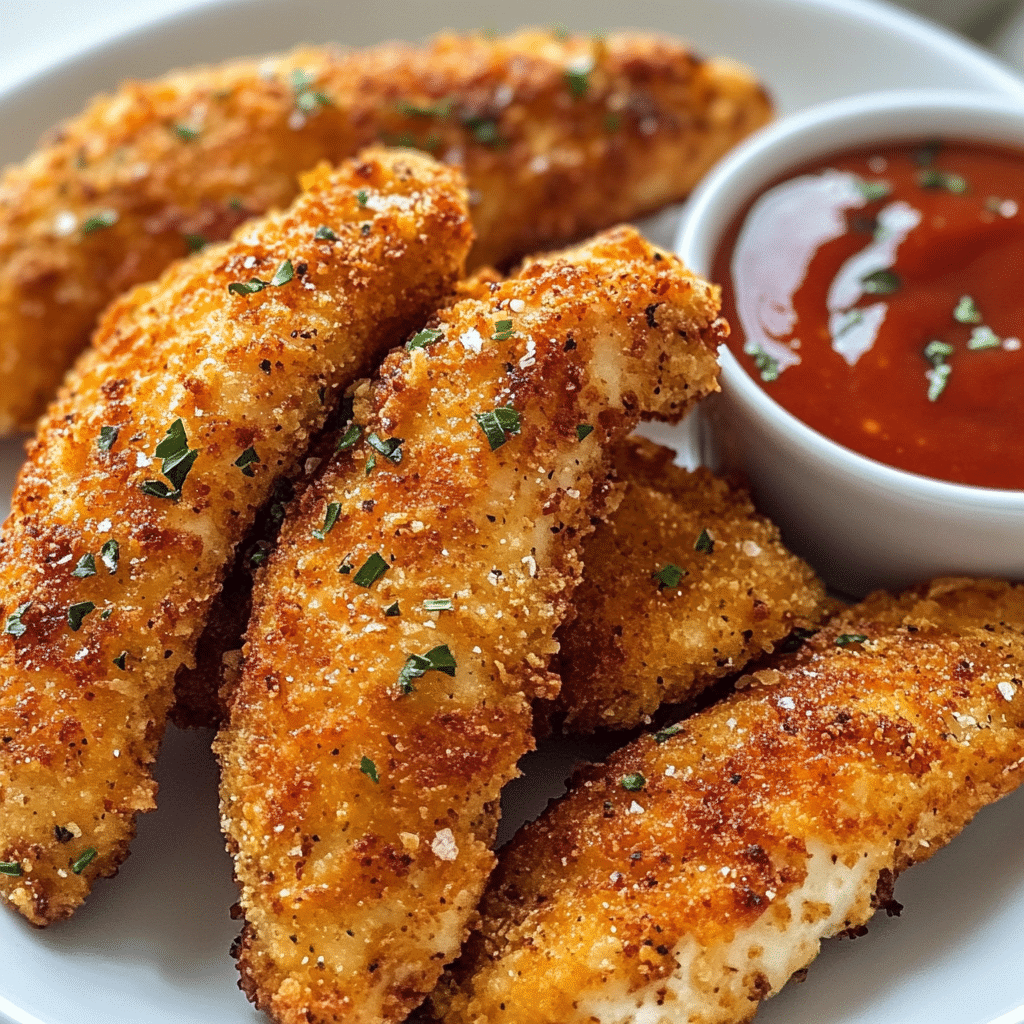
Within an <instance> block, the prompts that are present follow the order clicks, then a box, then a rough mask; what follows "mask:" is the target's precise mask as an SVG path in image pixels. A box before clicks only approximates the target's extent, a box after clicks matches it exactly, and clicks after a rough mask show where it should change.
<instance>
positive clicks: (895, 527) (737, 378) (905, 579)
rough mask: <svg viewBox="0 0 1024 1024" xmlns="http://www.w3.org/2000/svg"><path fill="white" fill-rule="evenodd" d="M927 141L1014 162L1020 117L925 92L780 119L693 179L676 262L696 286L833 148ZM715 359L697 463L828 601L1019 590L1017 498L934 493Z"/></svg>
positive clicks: (1021, 563)
mask: <svg viewBox="0 0 1024 1024" xmlns="http://www.w3.org/2000/svg"><path fill="white" fill-rule="evenodd" d="M928 138H943V139H949V140H952V141H972V142H990V143H998V144H1004V145H1007V146H1010V147H1015V148H1019V149H1020V150H1021V152H1022V153H1024V108H1022V107H1021V105H1020V104H1019V103H1016V102H1014V101H1010V100H1006V99H1002V98H999V97H997V96H986V95H975V94H964V93H955V92H944V91H936V90H928V91H912V92H889V93H873V94H866V95H863V96H858V97H854V98H851V99H846V100H841V101H839V102H836V103H829V104H825V105H822V106H819V107H815V108H813V109H810V110H806V111H804V112H801V113H799V114H796V115H794V116H792V117H788V118H786V119H784V120H782V121H779V122H777V123H776V124H775V125H773V126H771V127H769V128H767V129H765V130H764V131H762V132H760V133H758V135H756V136H754V137H753V138H751V139H750V140H749V141H748V142H746V143H745V144H744V145H742V146H741V147H739V148H738V149H736V150H735V151H734V152H733V153H732V154H730V155H729V156H728V157H727V158H726V159H725V160H724V161H723V162H722V163H721V164H719V166H718V167H717V169H716V170H715V171H713V172H712V174H711V175H710V177H709V178H708V179H706V181H705V182H704V183H703V185H702V186H701V187H700V189H699V190H698V191H697V192H696V193H695V194H694V196H693V198H692V199H691V201H690V203H689V205H688V207H687V210H686V212H685V214H684V218H683V222H682V224H681V227H680V232H679V237H678V241H677V245H676V249H677V251H678V253H679V255H680V256H681V257H682V259H683V260H684V261H685V262H686V263H687V264H688V265H689V266H690V267H692V268H693V269H694V270H696V271H697V272H698V273H701V274H704V275H709V274H710V271H711V265H712V261H713V260H714V257H715V252H716V249H717V246H718V245H719V240H720V239H721V238H722V236H723V234H724V233H725V231H726V229H727V228H728V227H729V224H730V223H731V222H732V220H733V218H734V217H735V216H736V215H737V214H738V213H739V212H740V211H741V210H742V208H743V206H744V205H745V204H746V203H747V202H748V201H749V200H750V199H751V198H752V197H753V196H754V195H755V194H756V193H757V192H759V191H760V189H761V188H762V187H763V186H764V185H766V184H767V183H768V182H770V181H771V180H772V179H774V178H777V177H778V176H780V175H782V174H784V173H785V172H786V171H787V170H789V169H791V168H795V167H796V166H798V165H800V164H803V163H806V162H807V161H811V160H815V159H818V158H824V157H828V156H829V155H830V154H833V153H838V152H841V151H842V150H845V149H850V148H855V147H858V146H862V145H870V144H871V143H875V142H877V143H879V144H882V143H886V142H897V141H900V140H907V141H913V140H921V139H928ZM1022 161H1024V158H1022ZM1022 166H1024V163H1022ZM724 284H725V283H724V282H723V285H724ZM1021 296H1022V301H1024V286H1022V291H1021ZM720 355H721V361H722V393H721V394H720V395H716V396H715V397H714V399H713V400H710V401H708V402H707V403H705V408H704V409H703V411H702V414H701V421H700V427H699V430H700V439H701V440H700V445H701V452H702V456H703V459H704V461H705V462H706V463H707V464H708V465H711V466H712V467H714V468H718V469H730V470H735V469H738V470H741V471H742V472H744V473H745V474H746V475H747V477H748V478H749V480H750V482H751V486H752V489H753V492H754V497H755V500H756V501H757V503H758V506H759V508H760V509H761V510H762V511H763V512H764V513H765V514H767V515H768V516H770V517H771V518H772V519H773V520H774V521H775V522H776V523H778V525H779V526H780V528H781V529H782V532H783V536H784V538H785V539H786V541H787V543H788V544H789V545H790V546H791V547H792V548H793V549H794V550H795V551H797V552H798V553H800V554H801V555H803V556H804V557H805V558H807V559H808V561H810V562H811V564H812V565H813V566H814V567H815V568H816V569H817V570H818V572H819V573H820V574H821V575H822V576H823V577H824V578H825V580H826V582H827V583H828V584H829V585H830V586H831V587H832V588H833V589H834V590H837V591H839V592H840V593H843V594H846V595H849V596H852V597H857V596H861V595H862V594H865V593H867V592H868V591H870V590H873V589H876V588H879V587H885V588H888V589H897V588H901V587H904V586H906V585H908V584H911V583H914V582H918V581H922V580H925V579H930V578H932V577H935V576H939V575H946V574H960V575H972V576H995V577H1001V578H1009V579H1014V580H1022V579H1024V491H1004V490H996V489H990V488H985V487H968V486H965V485H962V484H951V483H946V482H944V481H941V480H934V479H930V478H928V477H924V476H918V475H917V474H914V473H908V472H905V471H903V470H899V469H894V468H893V467H891V466H886V465H883V464H882V463H880V462H876V461H875V460H873V459H869V458H867V457H865V456H863V455H859V454H857V453H856V452H853V451H851V450H850V449H848V448H845V447H843V446H842V445H839V444H836V443H835V442H834V441H831V440H829V439H828V438H827V437H824V436H823V435H822V434H819V433H818V432H817V431H815V430H812V429H811V428H810V427H808V426H806V425H805V424H803V423H802V422H800V420H798V419H797V418H796V417H795V416H793V415H791V414H790V413H788V412H787V411H786V410H785V409H783V408H782V406H780V405H779V404H778V403H777V402H775V401H774V399H772V398H770V397H769V396H768V395H767V394H766V393H765V392H764V391H763V390H762V389H761V387H760V386H759V385H758V384H757V383H755V382H754V380H752V379H751V377H750V376H749V375H748V374H747V373H746V371H745V370H744V369H743V368H742V367H741V365H740V364H739V362H738V361H737V360H736V359H735V358H734V357H733V355H732V354H731V353H730V352H729V351H728V350H727V349H726V348H725V347H723V348H722V349H721V350H720ZM1021 399H1022V401H1021V443H1022V444H1024V395H1022V396H1021Z"/></svg>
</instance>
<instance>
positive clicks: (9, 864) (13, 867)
mask: <svg viewBox="0 0 1024 1024" xmlns="http://www.w3.org/2000/svg"><path fill="white" fill-rule="evenodd" d="M0 875H10V876H11V877H12V878H18V877H19V876H20V875H21V865H20V864H19V863H18V862H17V861H16V860H0Z"/></svg>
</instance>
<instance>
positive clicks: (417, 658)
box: [398, 644, 456, 694]
mask: <svg viewBox="0 0 1024 1024" xmlns="http://www.w3.org/2000/svg"><path fill="white" fill-rule="evenodd" d="M455 669H456V665H455V658H454V657H453V655H452V652H451V650H450V649H449V647H448V645H447V644H442V645H441V646H439V647H434V648H431V649H430V650H429V651H427V653H426V654H410V655H409V656H408V658H406V660H405V664H404V665H403V666H402V671H401V672H399V673H398V691H399V693H402V694H407V693H412V692H413V691H414V690H415V687H414V686H413V685H412V681H413V680H414V679H419V678H420V676H422V675H423V674H424V673H426V672H443V673H444V674H445V675H447V676H454V675H455Z"/></svg>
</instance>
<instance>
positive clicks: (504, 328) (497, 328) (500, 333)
mask: <svg viewBox="0 0 1024 1024" xmlns="http://www.w3.org/2000/svg"><path fill="white" fill-rule="evenodd" d="M515 333H516V332H515V330H514V329H513V327H512V321H511V320H498V321H497V323H495V325H494V334H492V335H491V341H508V340H509V338H511V337H512V336H513V335H514V334H515Z"/></svg>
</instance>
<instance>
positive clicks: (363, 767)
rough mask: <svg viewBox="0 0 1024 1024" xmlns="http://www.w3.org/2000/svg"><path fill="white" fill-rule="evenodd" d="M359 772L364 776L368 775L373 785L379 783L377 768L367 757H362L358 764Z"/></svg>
mask: <svg viewBox="0 0 1024 1024" xmlns="http://www.w3.org/2000/svg"><path fill="white" fill-rule="evenodd" d="M359 770H360V771H361V772H362V773H363V774H364V775H369V777H370V778H371V779H373V781H374V782H375V783H376V782H380V776H379V775H378V774H377V766H376V765H375V764H374V763H373V762H372V761H371V760H370V759H369V758H368V757H364V758H363V759H362V760H361V761H360V762H359Z"/></svg>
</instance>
